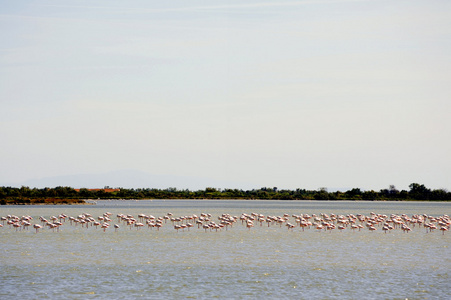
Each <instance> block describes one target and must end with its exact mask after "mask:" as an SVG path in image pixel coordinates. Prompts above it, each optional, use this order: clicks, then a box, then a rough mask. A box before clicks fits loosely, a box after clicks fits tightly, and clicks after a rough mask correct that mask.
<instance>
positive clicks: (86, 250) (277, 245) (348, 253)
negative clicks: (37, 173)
mask: <svg viewBox="0 0 451 300" xmlns="http://www.w3.org/2000/svg"><path fill="white" fill-rule="evenodd" d="M107 211H108V212H111V213H112V214H113V215H112V217H111V218H112V220H113V222H112V223H116V222H117V219H116V217H115V216H116V214H119V213H121V214H132V215H134V216H135V217H137V215H138V214H140V213H144V214H147V215H150V214H151V215H154V216H156V217H158V216H163V215H166V214H167V213H168V212H171V213H173V214H174V216H187V215H192V214H197V215H200V214H201V213H210V214H211V215H212V216H213V218H212V220H214V221H217V216H219V215H221V214H223V213H228V214H231V215H235V216H239V215H240V214H241V213H247V214H251V213H252V212H255V213H259V214H263V215H265V216H266V215H274V216H278V215H283V214H284V213H288V214H289V215H290V216H291V215H292V214H303V213H308V214H310V215H311V214H320V213H328V214H330V213H334V214H337V215H338V214H344V215H347V214H358V213H361V214H365V215H368V214H369V213H370V212H375V213H380V214H388V215H389V214H392V213H394V214H403V213H405V214H407V215H409V216H410V215H413V214H428V215H433V216H440V215H443V214H448V215H450V213H451V203H430V202H413V203H412V202H346V201H238V200H229V201H223V200H203V201H192V200H166V201H164V200H153V201H98V202H97V204H96V205H86V206H3V207H0V216H6V215H9V214H14V215H17V216H22V215H31V216H32V217H33V218H34V220H33V223H38V221H39V220H38V218H39V216H44V217H46V218H49V217H50V216H52V215H56V216H58V215H59V214H61V213H64V214H67V215H68V216H75V217H76V216H77V215H79V214H82V213H90V214H91V215H92V216H94V217H97V216H100V215H102V214H103V213H105V212H107ZM111 227H112V226H111ZM0 239H1V245H0V283H1V285H0V298H1V299H12V298H16V297H20V298H25V297H29V298H32V299H35V298H63V297H64V298H69V299H75V298H80V297H82V298H106V297H108V298H113V299H118V298H124V297H133V298H136V297H143V298H163V297H169V298H174V299H185V298H198V299H209V298H234V299H239V298H243V299H247V298H256V297H263V298H269V297H278V298H282V299H308V298H310V299H333V298H344V299H362V298H364V299H406V298H408V299H446V298H449V295H450V291H451V278H450V275H451V274H450V269H451V251H450V246H451V233H450V232H446V233H445V234H444V235H443V234H442V232H440V231H439V230H436V231H435V232H430V233H426V231H425V229H424V228H418V227H417V228H413V230H412V231H411V232H409V233H403V232H402V231H401V230H393V231H390V232H389V233H384V232H383V231H382V230H380V229H379V230H377V231H374V232H370V231H368V230H367V229H365V230H363V229H362V230H361V231H355V232H354V231H352V230H350V229H346V230H343V231H338V230H333V231H328V232H325V231H321V232H320V231H317V230H314V229H313V228H312V229H309V230H305V231H302V229H300V227H296V228H295V229H294V230H287V228H286V227H285V226H282V227H280V226H278V225H273V226H271V227H268V226H266V225H265V224H264V225H263V226H260V225H259V224H255V226H254V227H252V228H251V229H250V230H249V229H247V228H246V227H245V226H243V225H241V222H240V221H238V222H237V223H236V224H235V225H234V226H233V227H232V228H229V229H228V230H225V229H223V230H221V231H218V232H216V231H211V232H210V231H208V232H205V231H204V230H203V229H198V228H197V227H196V226H195V227H193V228H191V229H190V230H187V229H185V230H184V231H181V230H180V231H178V232H177V231H176V230H174V228H173V227H172V224H171V223H170V222H168V223H167V224H165V225H164V226H163V227H162V228H161V229H160V230H156V229H149V228H147V227H143V228H141V229H140V230H136V229H135V228H133V229H129V228H127V227H126V226H125V225H121V228H120V229H119V230H118V231H117V232H115V230H114V229H113V228H109V229H107V230H106V231H105V232H103V230H101V229H100V228H97V229H96V228H94V227H90V228H88V229H86V228H82V227H81V226H73V225H72V226H71V225H70V224H69V222H68V221H66V222H65V223H64V225H63V226H61V230H60V231H59V232H56V231H55V232H54V231H52V230H50V229H42V230H41V231H40V232H39V233H38V234H36V232H35V231H34V230H33V229H32V228H30V229H29V230H21V231H16V230H15V229H13V228H9V227H8V225H5V226H4V227H3V228H0Z"/></svg>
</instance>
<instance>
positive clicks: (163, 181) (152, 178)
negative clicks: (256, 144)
mask: <svg viewBox="0 0 451 300" xmlns="http://www.w3.org/2000/svg"><path fill="white" fill-rule="evenodd" d="M11 186H17V187H20V186H28V187H30V188H34V187H36V188H44V187H49V188H53V187H57V186H69V187H73V188H103V187H105V186H109V187H112V188H115V187H122V188H157V189H166V188H170V187H175V188H177V189H189V190H203V189H205V188H206V187H214V188H237V189H252V188H256V187H255V186H254V185H252V184H249V183H243V182H232V181H221V180H215V179H211V178H200V177H190V176H175V175H155V174H150V173H146V172H142V171H137V170H119V171H112V172H107V173H99V174H77V175H66V176H55V177H45V178H39V179H31V180H27V181H24V182H20V183H16V184H12V185H11Z"/></svg>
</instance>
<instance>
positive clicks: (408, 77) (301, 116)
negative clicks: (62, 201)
mask: <svg viewBox="0 0 451 300" xmlns="http://www.w3.org/2000/svg"><path fill="white" fill-rule="evenodd" d="M0 41H1V43H0V141H1V143H0V170H1V171H0V186H1V185H4V184H6V183H11V182H21V181H25V180H27V179H31V178H41V177H47V176H59V175H71V174H82V173H83V174H84V173H99V172H109V171H115V170H122V169H134V170H140V171H145V172H149V173H152V174H162V175H177V176H196V177H206V178H212V179H215V180H233V181H235V182H242V183H243V184H245V185H247V186H249V187H255V188H260V187H263V186H277V187H279V188H291V189H294V188H307V189H317V188H319V187H360V188H362V189H375V190H378V189H381V188H387V187H388V185H390V184H394V185H396V186H397V187H398V188H399V189H407V186H408V185H409V184H410V183H412V182H418V183H422V184H425V185H426V186H427V187H430V188H447V189H450V188H451V156H450V155H451V97H450V96H451V1H448V0H408V1H407V0H406V1H396V0H367V1H365V0H362V1H359V0H354V1H352V0H349V1H347V0H337V1H334V0H318V1H314V0H307V1H287V2H283V1H264V0H259V1H247V0H240V1H187V0H183V1H148V0H145V1H144V0H142V1H138V0H131V1H112V0H103V1H91V0H89V1H88V0H86V1H72V0H66V1H63V0H58V1H56V0H54V1H51V0H42V1H1V2H0Z"/></svg>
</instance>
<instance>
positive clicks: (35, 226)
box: [33, 224, 42, 233]
mask: <svg viewBox="0 0 451 300" xmlns="http://www.w3.org/2000/svg"><path fill="white" fill-rule="evenodd" d="M33 228H34V229H36V233H38V231H39V229H41V228H42V226H41V225H39V224H34V225H33Z"/></svg>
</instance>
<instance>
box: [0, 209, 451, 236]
mask: <svg viewBox="0 0 451 300" xmlns="http://www.w3.org/2000/svg"><path fill="white" fill-rule="evenodd" d="M111 218H113V219H114V217H112V214H111V213H110V212H105V213H103V214H102V215H101V216H98V217H97V218H94V217H93V216H92V215H91V214H89V213H83V214H81V215H78V216H76V217H72V216H67V215H65V214H60V215H58V216H51V217H49V218H48V219H47V218H45V217H42V216H41V217H39V221H38V222H33V218H32V217H31V216H21V217H18V216H14V215H7V216H3V217H1V223H0V228H3V227H5V226H9V228H14V229H15V230H16V231H22V230H28V228H30V227H33V228H34V229H35V230H36V233H38V232H39V230H40V229H44V228H47V229H51V230H53V231H59V230H60V228H61V227H63V226H67V225H65V224H70V225H71V226H80V227H81V228H85V229H88V228H98V227H100V229H101V230H103V231H104V232H105V231H106V230H107V229H108V228H109V227H110V224H111V223H112V222H113V221H112V219H111ZM32 223H34V224H32ZM165 224H170V226H172V227H173V228H174V229H175V230H176V231H177V232H178V231H179V230H182V231H184V230H185V229H186V230H190V228H192V227H197V228H198V229H203V230H205V232H207V231H220V230H228V229H229V228H232V227H233V226H235V224H241V225H242V226H246V228H247V229H249V230H251V228H252V227H254V226H255V225H257V226H260V227H263V226H267V227H270V226H279V227H280V228H282V226H285V227H287V228H288V230H294V229H295V228H300V230H302V231H304V230H306V229H311V228H312V229H314V230H317V231H332V230H335V229H336V230H338V231H342V230H347V229H350V230H352V231H355V230H358V231H360V230H362V229H365V228H367V229H368V230H370V231H376V230H378V229H381V230H382V231H384V232H385V233H387V232H389V231H391V230H396V229H398V230H402V231H403V232H405V233H408V232H409V231H411V230H412V228H415V227H417V228H424V229H425V230H426V233H427V232H433V231H434V230H436V229H439V230H441V231H442V234H445V232H446V231H448V230H449V227H450V225H451V219H450V217H449V216H448V215H442V216H439V217H434V216H428V215H426V214H423V215H412V216H410V217H409V216H407V215H406V214H402V215H397V214H392V215H390V216H387V215H383V214H376V213H373V212H372V213H370V215H367V216H366V215H362V214H357V215H353V214H349V215H346V216H345V215H335V214H324V213H321V214H319V215H316V214H312V215H309V214H300V215H296V214H293V215H291V216H290V215H289V214H284V215H283V216H265V215H262V214H258V213H251V214H246V213H242V214H241V215H240V216H239V217H238V216H232V215H230V214H222V215H220V216H218V217H217V221H216V220H215V221H214V220H213V217H212V215H211V214H207V213H201V214H200V215H199V216H197V215H195V214H193V215H189V216H180V217H174V216H173V214H172V213H167V214H165V215H164V216H160V217H154V216H152V215H146V214H139V215H137V217H136V218H135V217H134V216H133V215H129V214H128V215H124V214H117V215H116V222H115V224H114V225H113V227H114V230H115V231H118V230H119V229H120V228H121V226H123V227H125V228H129V229H130V230H131V229H133V228H136V229H137V230H139V229H141V228H142V227H144V226H147V227H148V228H150V229H153V228H155V229H156V230H159V229H160V228H161V227H163V226H164V225H165Z"/></svg>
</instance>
